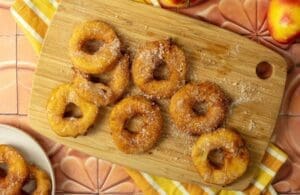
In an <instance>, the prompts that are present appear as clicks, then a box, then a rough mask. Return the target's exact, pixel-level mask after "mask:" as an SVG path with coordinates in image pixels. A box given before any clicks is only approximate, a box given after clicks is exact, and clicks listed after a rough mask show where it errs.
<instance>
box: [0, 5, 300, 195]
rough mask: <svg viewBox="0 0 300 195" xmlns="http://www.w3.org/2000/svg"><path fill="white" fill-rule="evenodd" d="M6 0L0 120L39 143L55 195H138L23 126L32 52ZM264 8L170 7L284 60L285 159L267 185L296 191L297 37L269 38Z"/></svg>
mask: <svg viewBox="0 0 300 195" xmlns="http://www.w3.org/2000/svg"><path fill="white" fill-rule="evenodd" d="M8 2H9V0H0V123H5V124H11V125H13V126H16V127H18V128H21V129H23V130H24V131H27V132H28V133H30V134H32V135H33V136H34V137H35V138H36V139H37V140H38V141H39V143H40V144H41V145H42V146H43V148H44V149H45V151H46V152H47V154H48V156H49V158H50V160H51V162H52V165H53V168H54V170H55V175H56V182H57V184H56V186H57V189H56V190H57V194H66V193H68V194H74V195H75V194H120V195H122V194H141V192H140V191H139V189H138V188H137V187H136V185H135V184H134V183H133V181H132V180H131V178H130V177H129V176H128V175H127V173H126V172H125V171H124V169H123V168H122V167H120V166H117V165H115V164H111V163H109V162H106V161H103V160H101V159H97V158H95V157H92V156H88V155H85V154H83V153H81V152H78V151H75V150H72V149H70V148H67V147H65V146H63V145H61V144H58V143H55V142H53V141H51V140H49V139H47V138H45V137H43V136H41V135H39V134H37V133H36V132H35V131H33V130H32V129H31V128H30V127H29V125H28V121H27V108H28V101H29V97H30V90H31V81H32V76H33V71H34V68H35V64H36V62H37V56H36V55H35V53H34V51H33V50H32V48H31V46H30V44H29V43H28V41H27V40H26V38H25V37H24V35H23V33H22V32H21V31H20V30H19V29H18V28H17V27H16V24H15V23H14V20H13V19H12V17H11V15H10V13H9V11H8V9H9V3H8ZM267 6H268V0H210V1H199V3H197V4H195V5H193V6H192V7H190V8H185V9H180V10H176V11H179V12H181V13H184V14H187V15H190V16H193V17H196V18H199V19H202V20H206V21H208V22H211V23H213V24H216V25H219V26H221V27H223V28H227V29H229V30H232V31H234V32H237V33H239V34H242V35H243V36H246V37H248V38H250V39H252V40H254V41H257V42H259V43H262V44H264V45H266V46H268V47H270V48H272V49H274V50H276V51H277V52H279V53H280V54H282V55H283V56H284V57H285V58H286V59H287V61H288V64H289V69H290V71H289V74H288V81H287V86H286V93H285V97H284V99H283V104H282V109H281V111H280V114H279V118H278V124H277V126H276V131H275V136H274V140H275V141H276V143H277V145H278V146H279V147H281V148H282V149H283V150H284V151H285V152H287V153H288V154H289V160H288V162H287V163H286V164H285V165H284V167H283V168H282V170H281V171H280V172H279V174H278V176H277V178H276V179H275V180H274V182H273V183H274V187H275V188H276V190H277V191H278V192H281V193H295V194H300V182H299V180H300V128H299V127H300V67H298V66H299V65H300V40H298V41H296V42H295V43H293V44H279V43H277V42H275V41H274V40H272V38H271V37H270V36H269V32H268V30H267V26H266V9H267ZM297 65H298V66H297Z"/></svg>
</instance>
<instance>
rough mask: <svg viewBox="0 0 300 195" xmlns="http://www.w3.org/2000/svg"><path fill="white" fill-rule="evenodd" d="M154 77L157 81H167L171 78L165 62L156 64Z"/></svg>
mask: <svg viewBox="0 0 300 195" xmlns="http://www.w3.org/2000/svg"><path fill="white" fill-rule="evenodd" d="M153 77H154V79H155V80H167V79H168V78H169V69H168V67H167V64H166V63H165V61H163V60H159V61H158V62H157V63H156V65H155V69H154V71H153Z"/></svg>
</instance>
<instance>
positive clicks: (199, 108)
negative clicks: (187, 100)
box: [192, 102, 207, 116]
mask: <svg viewBox="0 0 300 195" xmlns="http://www.w3.org/2000/svg"><path fill="white" fill-rule="evenodd" d="M192 109H193V112H194V113H195V114H196V115H198V116H202V115H205V114H206V112H207V105H206V103H203V102H196V103H195V104H194V105H193V107H192Z"/></svg>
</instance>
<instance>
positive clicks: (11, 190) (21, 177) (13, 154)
mask: <svg viewBox="0 0 300 195" xmlns="http://www.w3.org/2000/svg"><path fill="white" fill-rule="evenodd" d="M0 163H1V164H6V165H7V167H8V169H7V171H6V175H5V176H4V177H0V192H1V193H2V194H5V195H16V194H19V193H21V189H22V186H23V183H24V181H25V180H26V178H27V177H28V174H29V170H28V166H27V164H26V161H25V160H24V158H23V157H22V156H21V155H20V154H19V152H18V151H17V150H16V149H14V148H13V147H11V146H8V145H0ZM1 193H0V194H1Z"/></svg>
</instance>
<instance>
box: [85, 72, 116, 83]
mask: <svg viewBox="0 0 300 195" xmlns="http://www.w3.org/2000/svg"><path fill="white" fill-rule="evenodd" d="M88 80H89V81H91V82H92V83H102V84H105V85H106V84H108V83H109V81H110V80H111V74H110V73H105V74H102V75H89V76H88Z"/></svg>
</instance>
